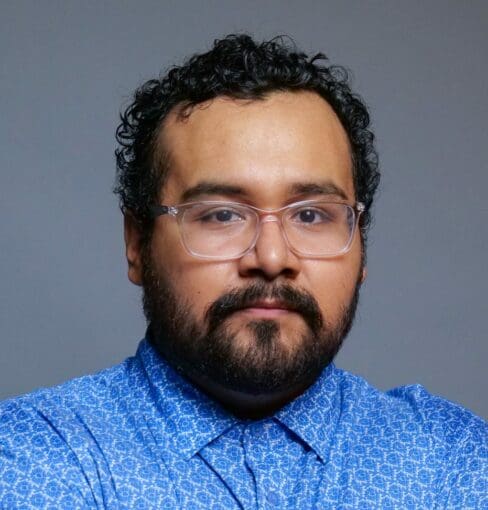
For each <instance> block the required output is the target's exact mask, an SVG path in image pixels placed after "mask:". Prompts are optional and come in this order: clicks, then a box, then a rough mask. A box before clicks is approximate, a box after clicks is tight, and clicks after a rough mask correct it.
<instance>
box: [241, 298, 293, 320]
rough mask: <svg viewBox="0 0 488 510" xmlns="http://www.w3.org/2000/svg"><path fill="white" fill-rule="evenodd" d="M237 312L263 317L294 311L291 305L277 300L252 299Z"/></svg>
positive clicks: (277, 315)
mask: <svg viewBox="0 0 488 510" xmlns="http://www.w3.org/2000/svg"><path fill="white" fill-rule="evenodd" d="M238 312H240V313H244V314H246V315H251V316H253V317H263V318H272V317H279V316H282V315H287V314H290V313H296V311H295V310H294V308H293V307H291V306H290V305H289V304H287V303H285V302H284V301H279V300H260V301H254V302H252V303H249V304H248V305H246V306H245V307H243V308H241V309H240V310H238Z"/></svg>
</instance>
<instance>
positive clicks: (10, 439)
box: [0, 403, 96, 510]
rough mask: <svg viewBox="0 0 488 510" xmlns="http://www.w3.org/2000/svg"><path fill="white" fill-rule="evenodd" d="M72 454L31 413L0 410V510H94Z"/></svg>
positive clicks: (44, 422)
mask: <svg viewBox="0 0 488 510" xmlns="http://www.w3.org/2000/svg"><path fill="white" fill-rule="evenodd" d="M94 502H95V501H94V498H93V497H92V494H91V489H90V486H89V484H88V483H87V480H86V479H85V477H84V475H83V470H82V468H81V466H80V465H79V463H77V459H76V456H75V455H74V453H73V452H72V451H71V449H70V448H69V446H68V445H67V444H66V442H65V441H63V438H62V436H61V435H60V434H59V433H57V431H56V429H55V427H53V426H52V424H50V423H49V421H48V420H47V419H46V418H45V417H43V416H42V414H39V413H37V412H36V411H35V410H34V409H29V408H25V407H24V406H19V405H17V404H13V403H11V404H7V405H2V406H0V509H2V510H4V509H5V510H12V509H20V508H22V509H47V508H73V509H89V508H96V505H95V504H94Z"/></svg>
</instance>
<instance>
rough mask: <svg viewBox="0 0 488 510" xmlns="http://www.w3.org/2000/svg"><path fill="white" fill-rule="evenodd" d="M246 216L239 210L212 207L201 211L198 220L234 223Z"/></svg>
mask: <svg viewBox="0 0 488 510" xmlns="http://www.w3.org/2000/svg"><path fill="white" fill-rule="evenodd" d="M245 219H246V218H245V216H244V215H243V214H242V212H241V211H237V210H235V209H230V208H219V209H217V208H213V209H207V210H205V211H201V212H200V215H199V217H198V220H199V221H201V222H202V223H222V224H226V223H235V222H238V221H244V220H245Z"/></svg>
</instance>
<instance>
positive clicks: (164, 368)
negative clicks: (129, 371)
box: [136, 339, 239, 459]
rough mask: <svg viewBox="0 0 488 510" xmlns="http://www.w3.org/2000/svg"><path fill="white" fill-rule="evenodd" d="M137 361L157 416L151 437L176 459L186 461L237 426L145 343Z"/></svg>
mask: <svg viewBox="0 0 488 510" xmlns="http://www.w3.org/2000/svg"><path fill="white" fill-rule="evenodd" d="M136 356H137V358H138V359H139V360H140V362H141V363H142V367H143V370H144V372H145V376H146V377H147V379H148V381H149V385H150V388H151V398H152V400H153V402H154V404H155V407H156V408H157V412H156V413H155V414H153V415H152V416H151V419H152V420H153V421H155V423H154V425H155V427H152V428H153V434H155V435H156V437H157V439H158V442H160V443H162V444H164V445H165V446H166V447H167V448H170V449H171V450H172V451H173V452H174V453H176V454H177V455H179V456H181V457H183V458H185V459H190V458H191V457H192V456H193V455H195V454H196V453H197V452H198V451H200V450H201V449H202V448H203V447H204V446H206V445H207V444H208V443H210V442H211V441H213V440H214V439H216V438H217V437H218V436H220V435H221V434H222V433H223V432H224V431H226V430H227V429H229V428H231V427H232V426H233V425H235V424H237V423H239V420H238V419H237V418H235V417H234V416H232V415H231V414H230V413H228V412H227V411H225V409H223V408H222V407H221V406H220V405H219V404H218V403H217V402H215V401H214V400H212V399H211V398H209V397H208V396H207V395H205V394H204V393H203V392H201V391H200V390H199V389H198V388H197V387H195V386H194V385H193V384H191V383H190V382H189V381H187V380H186V379H185V378H184V377H182V376H181V375H180V374H179V373H178V372H176V371H175V370H174V369H173V368H172V367H171V366H170V365H169V364H168V363H167V362H166V360H164V359H163V358H162V357H161V356H160V355H159V354H158V352H157V351H156V349H155V348H154V347H153V346H152V345H151V343H150V342H149V341H148V340H147V339H145V340H143V341H142V342H141V343H140V344H139V348H138V350H137V355H136Z"/></svg>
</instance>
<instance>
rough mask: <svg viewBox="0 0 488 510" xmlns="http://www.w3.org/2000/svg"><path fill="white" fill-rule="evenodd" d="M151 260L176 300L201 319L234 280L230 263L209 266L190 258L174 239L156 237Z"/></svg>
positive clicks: (200, 260) (203, 261) (177, 239)
mask: <svg viewBox="0 0 488 510" xmlns="http://www.w3.org/2000/svg"><path fill="white" fill-rule="evenodd" d="M152 254H153V260H154V263H155V265H156V267H157V269H158V272H160V274H162V275H164V276H165V279H166V280H167V281H168V282H169V283H170V285H171V287H172V288H173V291H174V292H175V293H176V294H177V296H178V297H179V298H180V299H181V300H182V301H184V302H185V303H186V304H188V305H189V306H190V307H191V309H192V311H193V312H194V313H195V315H196V316H198V317H202V316H203V314H204V312H205V310H206V309H207V307H208V306H209V305H210V304H211V303H213V302H214V301H215V300H216V299H217V298H218V297H220V296H221V295H222V294H223V293H224V292H225V291H226V290H227V289H228V288H229V287H230V286H231V282H232V281H233V280H234V278H235V276H234V275H235V273H236V269H235V268H233V267H232V263H230V262H210V261H205V260H202V259H197V258H195V257H192V256H191V255H190V254H188V253H187V251H186V250H185V248H184V247H183V245H182V244H181V242H180V240H179V238H178V237H173V236H171V237H170V236H169V235H167V236H159V237H158V238H155V239H154V242H153V252H152Z"/></svg>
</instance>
